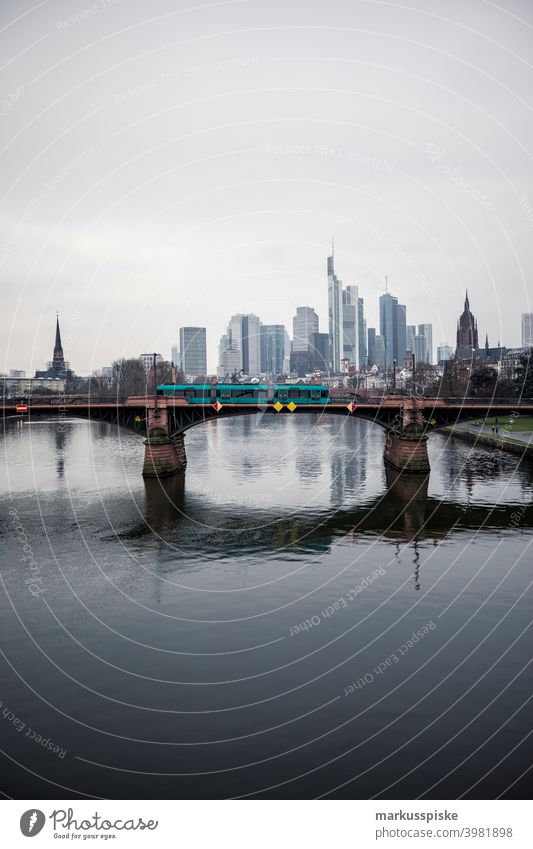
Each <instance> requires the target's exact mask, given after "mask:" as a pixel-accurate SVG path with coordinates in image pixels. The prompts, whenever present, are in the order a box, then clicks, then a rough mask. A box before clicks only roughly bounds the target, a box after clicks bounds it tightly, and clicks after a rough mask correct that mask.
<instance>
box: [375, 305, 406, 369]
mask: <svg viewBox="0 0 533 849" xmlns="http://www.w3.org/2000/svg"><path fill="white" fill-rule="evenodd" d="M379 324H380V331H381V335H382V337H383V342H384V345H385V357H386V362H385V366H386V368H390V367H391V366H392V362H393V360H396V363H397V365H399V364H400V363H403V358H404V356H405V350H406V335H407V310H406V307H405V304H399V303H398V298H395V297H394V295H391V293H390V292H385V294H384V295H381V296H380V299H379Z"/></svg>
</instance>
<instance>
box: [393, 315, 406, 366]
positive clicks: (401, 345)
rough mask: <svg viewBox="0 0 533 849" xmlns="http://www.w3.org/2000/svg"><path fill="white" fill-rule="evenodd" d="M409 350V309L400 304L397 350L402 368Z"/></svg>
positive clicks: (397, 359) (398, 361)
mask: <svg viewBox="0 0 533 849" xmlns="http://www.w3.org/2000/svg"><path fill="white" fill-rule="evenodd" d="M406 348H407V307H406V306H405V304H398V342H397V349H396V356H395V359H396V362H397V363H398V365H399V366H400V365H401V363H403V358H404V357H405V350H406Z"/></svg>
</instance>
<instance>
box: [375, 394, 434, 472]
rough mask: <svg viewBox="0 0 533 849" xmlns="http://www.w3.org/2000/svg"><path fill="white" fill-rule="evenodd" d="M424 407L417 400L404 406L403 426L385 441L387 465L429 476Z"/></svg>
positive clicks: (405, 402) (405, 403)
mask: <svg viewBox="0 0 533 849" xmlns="http://www.w3.org/2000/svg"><path fill="white" fill-rule="evenodd" d="M427 441H428V438H427V435H426V432H425V422H424V406H423V403H421V402H420V401H419V400H418V399H416V398H409V399H405V401H404V402H403V404H402V411H401V424H400V426H399V427H398V428H393V429H392V430H391V431H389V433H388V434H387V438H386V439H385V454H384V459H385V463H387V464H388V465H389V466H392V468H394V469H397V470H398V471H400V472H415V473H417V474H420V473H421V474H427V473H428V472H429V471H430V465H429V457H428V447H427Z"/></svg>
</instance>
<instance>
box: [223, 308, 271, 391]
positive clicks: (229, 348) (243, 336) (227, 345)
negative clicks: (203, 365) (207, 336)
mask: <svg viewBox="0 0 533 849" xmlns="http://www.w3.org/2000/svg"><path fill="white" fill-rule="evenodd" d="M260 328H261V322H260V320H259V318H258V317H257V316H256V315H253V313H250V314H249V315H242V314H241V313H239V314H238V315H232V317H231V318H230V321H229V324H228V329H227V331H226V333H225V334H224V336H222V338H221V340H220V345H219V375H220V376H225V375H226V374H232V373H233V372H235V371H236V372H239V371H242V372H243V373H244V374H246V375H248V376H249V377H255V375H257V374H260V373H261V332H260Z"/></svg>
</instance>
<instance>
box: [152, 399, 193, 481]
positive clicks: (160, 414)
mask: <svg viewBox="0 0 533 849" xmlns="http://www.w3.org/2000/svg"><path fill="white" fill-rule="evenodd" d="M146 424H147V431H148V437H147V439H145V441H144V465H143V472H142V473H143V477H145V478H166V477H170V475H174V474H176V472H182V471H183V470H184V469H185V467H186V465H187V455H186V453H185V442H184V437H183V434H182V433H179V434H177V435H176V436H174V437H170V436H169V426H168V415H167V410H166V407H165V406H163V405H161V406H159V405H158V406H157V407H155V406H154V407H149V408H148V409H147V417H146Z"/></svg>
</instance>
